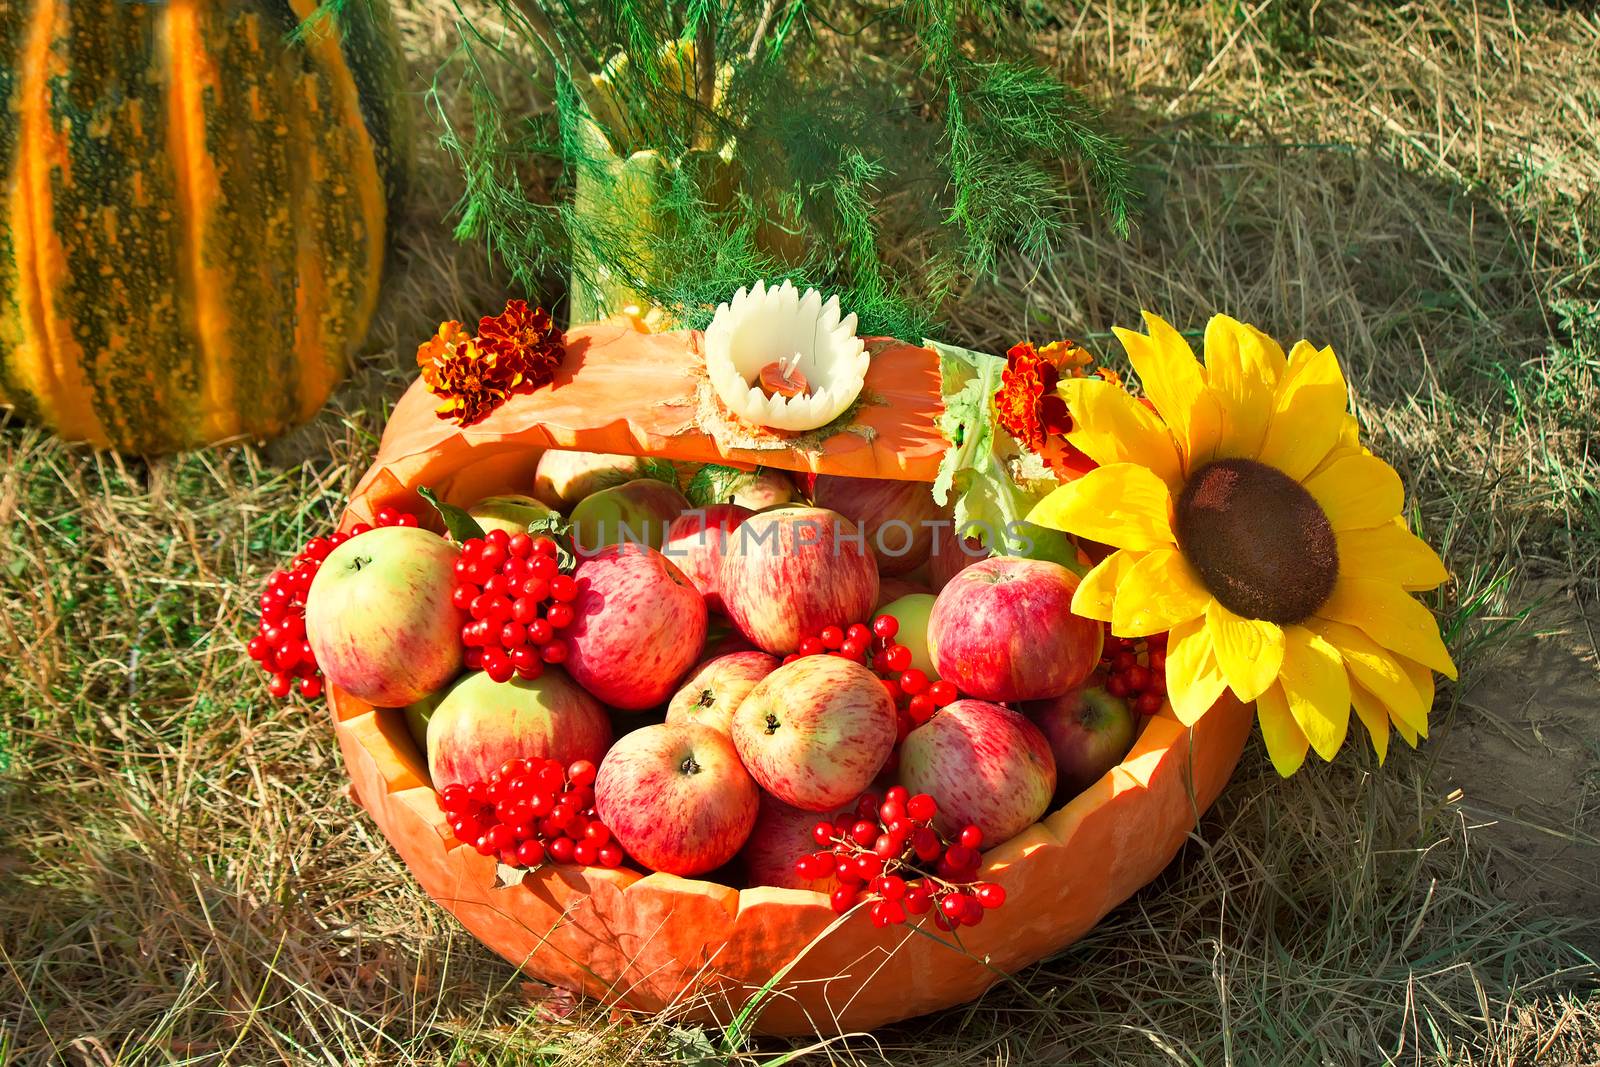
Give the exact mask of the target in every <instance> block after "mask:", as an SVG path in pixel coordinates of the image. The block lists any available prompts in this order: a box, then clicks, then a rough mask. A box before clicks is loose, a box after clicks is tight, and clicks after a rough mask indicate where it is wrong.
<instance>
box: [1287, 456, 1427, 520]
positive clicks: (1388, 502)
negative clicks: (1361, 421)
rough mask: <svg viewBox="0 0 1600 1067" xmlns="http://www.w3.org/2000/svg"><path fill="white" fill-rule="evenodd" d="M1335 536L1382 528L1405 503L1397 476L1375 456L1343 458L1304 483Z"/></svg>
mask: <svg viewBox="0 0 1600 1067" xmlns="http://www.w3.org/2000/svg"><path fill="white" fill-rule="evenodd" d="M1305 487H1306V492H1308V493H1310V494H1311V497H1312V499H1314V500H1315V501H1316V502H1317V505H1318V506H1319V507H1321V508H1322V511H1323V514H1325V515H1327V516H1328V523H1329V525H1331V526H1332V527H1333V529H1334V532H1335V533H1338V532H1339V531H1341V530H1365V529H1368V528H1370V527H1373V526H1381V525H1383V524H1384V523H1386V522H1389V521H1391V520H1393V519H1394V518H1395V517H1396V516H1398V515H1399V514H1400V509H1401V507H1403V506H1404V505H1405V502H1406V490H1405V486H1403V485H1401V484H1400V475H1398V474H1396V473H1395V470H1394V468H1393V467H1391V466H1389V465H1388V464H1387V463H1385V462H1384V461H1383V460H1381V459H1379V458H1378V457H1377V456H1346V457H1344V458H1343V459H1341V460H1339V461H1337V462H1336V463H1333V464H1330V465H1329V466H1328V468H1327V469H1326V470H1324V471H1323V472H1322V473H1320V474H1317V475H1313V476H1312V477H1311V478H1308V479H1307V480H1306V483H1305Z"/></svg>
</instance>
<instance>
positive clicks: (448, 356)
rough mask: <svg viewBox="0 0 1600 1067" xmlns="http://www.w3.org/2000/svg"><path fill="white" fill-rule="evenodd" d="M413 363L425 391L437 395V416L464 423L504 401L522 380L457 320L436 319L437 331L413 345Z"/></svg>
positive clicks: (465, 424)
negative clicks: (426, 387) (438, 400)
mask: <svg viewBox="0 0 1600 1067" xmlns="http://www.w3.org/2000/svg"><path fill="white" fill-rule="evenodd" d="M417 364H418V366H420V367H421V368H422V380H423V381H424V382H426V383H427V386H428V390H429V392H431V393H433V394H434V395H435V396H437V397H440V398H441V402H440V404H439V406H438V407H436V408H434V411H435V412H436V413H437V414H438V416H439V417H440V418H441V419H453V420H454V421H455V422H456V423H457V424H458V425H461V426H468V425H471V424H472V423H474V422H477V421H478V420H479V419H482V418H483V417H484V416H486V415H488V414H489V413H490V412H492V411H493V410H494V409H495V408H497V407H499V406H500V405H501V404H503V403H505V400H506V397H508V396H510V395H511V393H512V391H513V390H515V389H516V388H517V387H518V386H519V385H521V384H522V378H521V375H519V374H518V373H517V372H516V371H515V370H514V369H512V368H510V367H509V366H507V365H506V364H504V363H502V362H501V361H500V359H499V357H498V356H496V355H495V354H494V353H490V352H484V351H483V350H482V349H480V348H479V347H478V343H477V342H476V341H475V340H473V339H472V338H471V337H468V336H467V334H466V331H465V330H463V329H462V328H461V324H460V323H459V322H445V323H440V325H439V332H438V333H437V334H435V335H434V336H433V337H430V338H429V339H428V340H426V341H424V342H423V343H422V344H421V345H419V346H418V347H417Z"/></svg>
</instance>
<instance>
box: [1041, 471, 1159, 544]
mask: <svg viewBox="0 0 1600 1067" xmlns="http://www.w3.org/2000/svg"><path fill="white" fill-rule="evenodd" d="M1028 521H1029V522H1031V523H1034V524H1035V525H1038V526H1046V527H1049V528H1050V529H1052V530H1064V531H1066V532H1067V533H1071V534H1077V535H1078V536H1080V537H1087V538H1089V539H1090V540H1093V541H1099V542H1101V543H1102V544H1107V545H1111V546H1113V547H1115V548H1171V547H1172V545H1173V537H1172V493H1171V492H1170V491H1169V490H1168V489H1167V483H1166V482H1163V481H1162V480H1161V479H1160V478H1158V477H1157V476H1156V475H1155V474H1154V473H1152V472H1151V471H1150V469H1149V468H1147V467H1141V466H1139V465H1138V464H1135V463H1113V464H1112V465H1111V466H1109V467H1096V468H1095V469H1094V470H1092V471H1090V472H1089V473H1088V474H1085V475H1084V476H1083V477H1082V478H1079V479H1078V480H1077V481H1073V482H1068V483H1066V484H1065V485H1063V486H1061V487H1060V488H1058V489H1056V490H1054V491H1052V492H1051V493H1050V495H1049V496H1047V497H1045V498H1044V499H1043V500H1041V501H1039V502H1038V503H1037V504H1035V505H1034V506H1033V510H1032V511H1030V512H1029V513H1028Z"/></svg>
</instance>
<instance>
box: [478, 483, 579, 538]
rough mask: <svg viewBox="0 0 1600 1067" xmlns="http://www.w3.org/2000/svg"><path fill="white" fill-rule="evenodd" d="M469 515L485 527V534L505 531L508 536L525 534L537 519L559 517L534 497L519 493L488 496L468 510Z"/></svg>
mask: <svg viewBox="0 0 1600 1067" xmlns="http://www.w3.org/2000/svg"><path fill="white" fill-rule="evenodd" d="M467 514H468V515H471V516H472V517H473V518H474V519H477V520H478V525H479V526H481V527H483V532H484V533H488V532H489V531H490V530H504V531H505V532H506V533H507V534H519V533H523V532H524V531H526V530H527V529H528V524H529V523H530V522H533V521H534V520H535V519H553V518H558V517H559V516H558V515H557V513H556V512H555V511H553V510H551V509H550V508H548V507H546V506H545V505H543V504H541V503H540V502H539V501H537V500H535V499H534V498H533V497H531V496H521V495H519V494H517V493H505V494H503V495H501V496H486V497H484V498H483V499H482V500H480V501H478V502H477V503H476V504H474V505H472V506H471V507H470V508H468V509H467Z"/></svg>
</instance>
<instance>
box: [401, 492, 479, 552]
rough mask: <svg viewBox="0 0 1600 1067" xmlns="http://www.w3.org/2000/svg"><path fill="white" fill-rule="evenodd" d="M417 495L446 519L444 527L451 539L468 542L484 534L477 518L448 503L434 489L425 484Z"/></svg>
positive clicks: (463, 542) (457, 541)
mask: <svg viewBox="0 0 1600 1067" xmlns="http://www.w3.org/2000/svg"><path fill="white" fill-rule="evenodd" d="M417 495H418V496H420V497H421V498H422V499H424V500H426V501H427V502H428V503H430V504H432V505H433V510H435V511H437V512H438V513H439V517H440V518H441V519H443V520H444V528H445V529H446V530H448V531H449V533H450V539H451V540H453V541H455V542H456V543H457V544H466V543H467V542H468V541H470V540H472V539H473V538H474V537H482V536H483V527H482V526H479V525H478V520H477V519H475V518H473V517H472V516H471V515H468V514H467V513H466V511H465V510H464V509H462V508H458V507H456V506H455V505H454V504H446V503H445V502H444V501H442V500H440V499H439V498H438V497H437V496H435V495H434V492H433V490H432V489H429V488H428V487H427V486H423V487H422V488H421V489H418V490H417Z"/></svg>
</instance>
